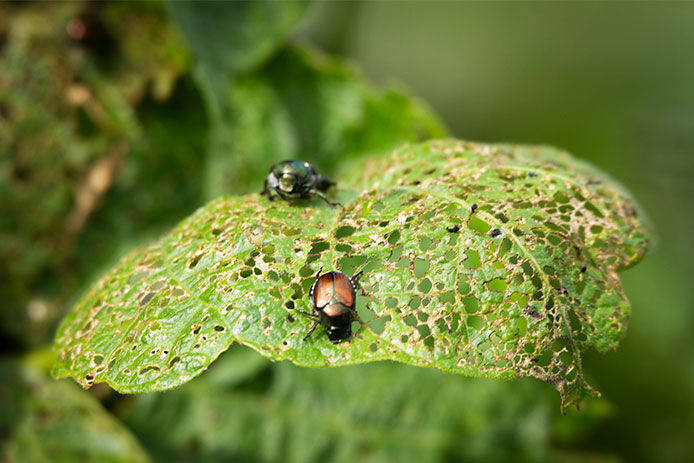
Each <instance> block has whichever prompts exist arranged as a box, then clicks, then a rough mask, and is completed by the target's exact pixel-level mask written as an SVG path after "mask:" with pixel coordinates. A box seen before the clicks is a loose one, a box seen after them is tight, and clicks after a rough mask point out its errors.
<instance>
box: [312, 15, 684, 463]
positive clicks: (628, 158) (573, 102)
mask: <svg viewBox="0 0 694 463" xmlns="http://www.w3.org/2000/svg"><path fill="white" fill-rule="evenodd" d="M312 13H313V15H312V16H311V17H310V18H309V19H310V21H309V22H307V23H305V24H304V26H305V29H304V31H305V34H306V36H307V37H310V38H312V39H315V40H317V42H318V43H320V44H321V45H322V46H323V47H324V48H325V49H327V50H328V51H330V52H334V53H339V54H341V55H344V56H347V57H349V58H351V59H353V60H354V61H355V62H357V63H359V65H360V66H361V67H362V68H363V69H364V72H365V74H366V75H367V76H368V77H369V78H370V79H371V80H372V81H374V82H377V83H383V82H391V81H397V82H401V83H403V84H404V85H406V86H407V87H409V88H410V89H411V90H412V92H413V93H414V94H415V95H417V96H418V97H420V98H421V99H423V100H425V101H427V102H428V103H429V104H430V105H432V106H433V108H434V109H435V110H436V111H437V112H438V113H439V114H440V115H441V116H442V118H443V120H444V121H445V123H446V124H447V125H448V127H449V128H450V130H451V131H452V133H453V134H454V135H456V136H458V137H461V138H464V139H471V140H484V141H504V142H505V141H510V142H519V143H543V144H551V145H555V146H559V147H562V148H565V149H567V150H568V151H570V152H572V153H573V154H575V155H577V156H579V157H581V158H584V159H587V160H590V161H591V162H593V163H594V164H596V165H597V166H599V167H601V168H603V169H604V170H606V171H607V172H609V173H611V174H612V175H613V176H614V177H615V178H616V179H618V180H619V181H621V182H622V183H623V184H624V185H625V186H626V187H627V188H628V189H630V190H631V191H632V192H633V193H634V195H635V196H636V197H637V198H638V200H639V201H640V202H641V204H642V205H643V206H644V208H645V209H646V211H647V213H648V215H649V216H650V218H651V219H652V221H653V223H654V225H655V229H656V232H657V239H656V242H655V245H654V246H653V247H652V252H651V255H650V256H648V257H647V258H646V259H645V261H643V262H642V263H640V264H639V265H637V266H636V267H634V268H633V269H630V270H628V271H627V272H625V273H624V275H623V282H624V286H625V290H626V293H627V295H628V296H629V298H630V299H631V301H632V309H633V315H632V321H631V324H630V326H629V329H628V332H627V336H626V338H625V339H624V342H623V344H622V345H621V346H620V348H619V350H618V351H617V352H615V353H610V354H608V355H605V356H602V355H599V354H593V355H588V356H587V358H586V367H587V371H588V373H589V374H590V375H591V377H592V381H594V382H595V384H596V385H597V386H598V388H599V389H600V390H601V391H602V392H603V396H604V397H605V398H606V400H609V401H610V402H611V403H613V404H614V413H613V415H612V417H611V419H609V420H608V421H607V422H605V423H604V424H603V425H601V426H600V427H599V428H596V429H593V430H592V437H591V439H590V441H589V442H586V444H585V445H586V446H587V447H590V448H596V449H603V450H612V451H616V452H618V453H619V454H621V455H624V456H626V457H627V458H628V460H630V461H639V460H647V461H656V460H657V461H683V460H685V459H686V458H687V456H689V457H691V455H694V446H693V443H692V440H691V435H692V434H693V433H694V296H692V293H691V278H692V277H693V276H694V264H693V262H694V246H693V245H692V243H691V237H692V233H693V230H694V213H693V208H692V200H693V199H694V5H693V4H690V3H686V2H683V3H679V2H653V3H651V2H638V3H621V2H620V3H608V2H562V3H523V2H521V3H516V2H513V3H506V2H494V3H456V2H379V3H347V4H344V3H343V4H338V5H321V7H319V8H315V9H314V10H313V11H312Z"/></svg>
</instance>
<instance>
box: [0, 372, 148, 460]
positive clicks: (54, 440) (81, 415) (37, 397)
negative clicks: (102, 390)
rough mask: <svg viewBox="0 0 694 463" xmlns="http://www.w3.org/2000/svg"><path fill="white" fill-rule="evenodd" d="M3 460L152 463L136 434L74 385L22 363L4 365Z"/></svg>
mask: <svg viewBox="0 0 694 463" xmlns="http://www.w3.org/2000/svg"><path fill="white" fill-rule="evenodd" d="M0 380H1V381H0V397H1V398H2V400H3V405H2V412H0V434H5V432H7V434H9V433H10V431H11V436H9V439H8V440H7V442H6V443H5V444H6V445H4V446H3V447H2V448H1V449H0V459H1V460H2V461H4V462H8V463H12V462H17V463H29V462H31V463H39V462H46V463H48V462H55V461H60V462H65V463H69V462H99V463H101V462H113V463H117V462H122V461H128V462H133V463H136V462H147V461H150V459H149V456H148V455H147V453H146V452H145V451H144V449H143V448H142V447H141V446H140V444H139V443H138V442H137V440H136V439H135V438H134V437H133V435H132V434H131V433H130V432H129V431H128V429H127V428H125V427H124V426H123V425H122V424H121V423H120V422H119V421H117V420H116V419H114V418H113V417H112V416H110V415H109V413H108V412H106V411H105V410H104V409H103V408H102V407H101V405H100V404H99V402H98V401H96V400H95V399H94V398H93V397H92V395H91V394H88V393H86V392H85V391H82V390H80V389H79V388H78V387H77V386H76V385H75V384H70V383H66V382H56V381H53V380H51V379H50V378H46V377H45V376H44V374H42V373H41V372H39V371H37V370H36V369H34V368H32V367H28V366H27V365H24V364H22V363H19V362H13V361H7V360H3V361H0Z"/></svg>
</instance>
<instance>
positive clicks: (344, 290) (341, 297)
mask: <svg viewBox="0 0 694 463" xmlns="http://www.w3.org/2000/svg"><path fill="white" fill-rule="evenodd" d="M333 278H334V280H333V284H334V285H335V286H334V287H335V295H336V296H337V300H338V301H340V303H342V305H344V306H347V307H350V308H351V307H353V306H354V287H353V286H352V282H351V281H350V280H349V278H347V275H345V274H344V273H337V272H335V275H334V277H333Z"/></svg>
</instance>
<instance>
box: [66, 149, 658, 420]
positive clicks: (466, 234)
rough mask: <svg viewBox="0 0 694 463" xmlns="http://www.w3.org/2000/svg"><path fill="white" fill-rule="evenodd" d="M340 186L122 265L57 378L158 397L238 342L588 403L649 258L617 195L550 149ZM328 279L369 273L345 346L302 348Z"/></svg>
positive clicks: (465, 153)
mask: <svg viewBox="0 0 694 463" xmlns="http://www.w3.org/2000/svg"><path fill="white" fill-rule="evenodd" d="M337 180H338V182H339V183H338V186H339V187H341V189H339V190H338V192H337V194H336V197H337V199H338V200H339V201H340V202H342V203H343V204H345V208H344V209H341V208H331V207H328V206H326V205H325V204H324V203H322V202H320V201H319V200H318V201H307V202H305V203H301V204H298V203H297V204H295V205H290V204H287V203H284V202H270V201H268V200H267V199H266V198H264V197H260V196H259V195H257V194H250V195H245V196H234V197H222V198H219V199H217V200H215V201H213V202H211V203H210V204H208V205H206V206H205V207H203V208H201V209H199V210H198V211H197V212H196V213H195V214H193V215H192V216H191V217H189V218H188V219H187V220H185V221H184V222H182V223H181V224H180V225H179V226H178V227H177V228H176V229H174V230H173V231H172V232H171V233H170V234H169V235H167V236H165V237H163V238H162V239H161V240H159V241H158V242H156V243H154V244H152V245H150V246H148V247H145V248H142V249H140V250H137V251H136V252H134V253H132V254H130V255H129V256H127V257H125V258H124V259H123V260H122V261H121V263H120V264H119V265H118V266H116V267H115V268H114V269H113V270H112V271H111V272H110V273H108V274H107V275H106V276H105V277H104V278H103V279H102V280H101V281H100V282H98V283H97V284H96V285H95V286H94V287H93V288H92V290H91V291H90V292H89V293H88V294H87V295H86V296H85V297H84V298H83V299H82V300H81V301H80V302H79V303H78V304H77V305H76V307H75V308H74V309H73V311H72V312H71V313H70V314H69V315H68V316H67V318H66V319H65V320H64V321H63V323H62V324H61V326H60V328H59V330H58V334H57V338H56V344H55V347H56V349H57V351H58V352H59V353H60V361H59V363H58V365H57V367H56V369H55V373H56V374H57V375H58V376H66V375H72V376H73V377H74V378H75V379H76V380H77V381H79V382H80V383H81V384H83V385H84V386H90V385H92V384H93V383H95V382H101V381H105V382H107V383H108V384H109V385H111V386H112V387H114V388H115V389H117V390H118V391H121V392H144V391H152V390H164V389H168V388H172V387H175V386H178V385H180V384H182V383H184V382H186V381H188V380H189V379H190V378H192V377H194V376H196V375H198V374H199V373H201V372H202V371H203V370H204V369H205V368H206V367H207V366H208V365H209V364H210V363H211V362H212V361H213V360H214V359H215V358H216V357H217V356H218V355H219V354H220V353H221V352H222V351H224V350H225V349H226V348H227V347H228V346H229V344H230V343H231V342H233V341H237V342H240V343H242V344H245V345H248V346H250V347H252V348H254V349H256V350H257V351H258V352H260V353H261V354H262V355H264V356H265V357H267V358H270V359H273V360H291V361H292V362H294V363H296V364H298V365H303V366H310V367H325V366H338V365H349V364H356V363H364V362H369V361H374V360H385V359H389V360H394V361H397V362H402V363H408V364H412V365H418V366H424V367H433V368H438V369H440V370H443V371H446V372H453V373H461V374H465V375H470V376H482V377H487V378H504V379H511V378H515V377H519V376H532V377H536V378H540V379H542V380H544V381H546V382H548V383H549V384H551V385H552V386H554V387H555V388H556V389H557V390H558V391H559V392H560V393H561V396H562V403H563V405H564V406H566V405H569V404H572V403H577V402H578V400H580V399H581V398H582V397H585V396H586V395H589V394H591V393H592V389H591V388H590V386H588V384H587V383H586V382H585V380H584V378H583V372H582V367H581V353H582V352H583V351H585V350H586V349H589V348H595V349H598V350H600V351H605V350H608V349H614V348H615V347H616V346H617V343H618V341H619V339H620V338H621V336H622V335H623V333H624V329H625V324H626V322H627V320H628V318H629V305H628V301H627V299H626V297H625V296H624V293H623V291H622V289H621V286H620V282H619V278H618V274H617V272H618V271H619V270H621V269H623V268H626V267H628V266H630V265H633V264H634V263H636V262H637V261H638V260H640V259H641V258H642V257H643V255H644V254H645V251H646V247H647V238H646V231H645V229H644V228H645V226H644V224H643V223H642V221H641V220H640V219H639V213H638V210H637V206H636V204H635V203H634V201H633V200H632V199H630V197H629V196H628V194H627V193H626V192H624V191H623V190H622V189H621V188H620V187H619V186H618V185H617V184H616V183H615V182H613V181H612V180H610V179H609V178H607V177H606V176H605V175H604V174H601V173H600V172H598V171H597V170H596V169H594V168H592V167H591V166H589V165H587V164H585V163H582V162H580V161H577V160H574V159H572V158H571V157H570V156H569V155H568V154H565V153H562V152H560V151H557V150H555V149H552V148H543V147H522V146H504V145H481V144H473V143H467V142H461V141H456V140H441V141H431V142H427V143H423V144H419V145H414V146H405V147H403V148H400V149H398V150H396V151H395V152H394V153H393V155H392V156H391V157H390V158H388V159H385V160H380V161H371V162H368V161H367V162H366V163H364V165H363V166H362V167H361V168H360V169H355V170H353V172H352V173H351V174H347V175H345V176H344V177H341V178H338V179H337ZM475 205H476V206H475ZM473 210H474V213H473ZM455 226H457V227H458V230H459V231H458V232H450V231H448V230H455V229H454V228H451V227H455ZM321 268H323V269H324V271H327V270H333V269H335V270H340V271H342V272H345V273H347V274H348V275H351V274H354V273H356V271H357V270H358V269H363V270H364V276H363V277H362V278H361V280H360V282H361V291H360V293H359V294H360V295H359V297H358V300H357V312H358V318H359V322H358V323H355V324H356V325H358V329H357V330H356V334H355V335H354V337H353V338H352V339H351V340H350V341H349V342H346V343H342V344H338V345H333V344H331V343H330V342H329V341H328V339H327V338H326V337H325V336H324V334H323V333H324V331H322V330H318V331H317V332H316V333H315V334H314V335H313V336H312V337H310V338H308V339H307V340H304V339H303V337H304V334H305V332H306V330H307V328H308V327H309V325H310V324H311V321H312V320H310V319H308V318H307V317H304V316H302V315H301V314H300V313H297V312H296V310H297V309H298V310H303V311H309V310H311V307H310V305H309V302H308V298H307V293H308V289H309V287H310V285H311V283H312V282H313V278H314V275H315V274H316V272H317V271H319V269H321Z"/></svg>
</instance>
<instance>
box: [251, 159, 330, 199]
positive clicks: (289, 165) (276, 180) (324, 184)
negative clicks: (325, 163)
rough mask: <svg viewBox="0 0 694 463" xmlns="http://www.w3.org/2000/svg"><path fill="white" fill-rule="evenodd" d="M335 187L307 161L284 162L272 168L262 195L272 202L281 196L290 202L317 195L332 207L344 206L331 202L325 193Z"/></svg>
mask: <svg viewBox="0 0 694 463" xmlns="http://www.w3.org/2000/svg"><path fill="white" fill-rule="evenodd" d="M333 185H335V182H333V181H332V180H328V179H327V178H325V177H322V176H320V175H319V174H318V172H316V168H315V167H313V165H312V164H309V163H308V162H306V161H298V160H291V161H282V162H278V163H277V164H274V165H273V166H272V167H270V172H269V173H268V175H267V178H266V179H265V187H264V188H263V192H262V193H261V194H263V195H267V196H268V198H270V200H273V199H275V196H279V197H280V198H282V199H284V200H286V201H289V202H291V201H292V200H293V199H299V198H308V197H309V196H311V195H315V196H318V197H319V198H321V199H322V200H323V201H325V202H326V203H328V204H330V205H331V206H342V204H340V203H336V202H332V201H330V199H328V197H327V196H326V195H325V193H323V192H324V191H325V190H327V189H328V188H330V187H331V186H333Z"/></svg>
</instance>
